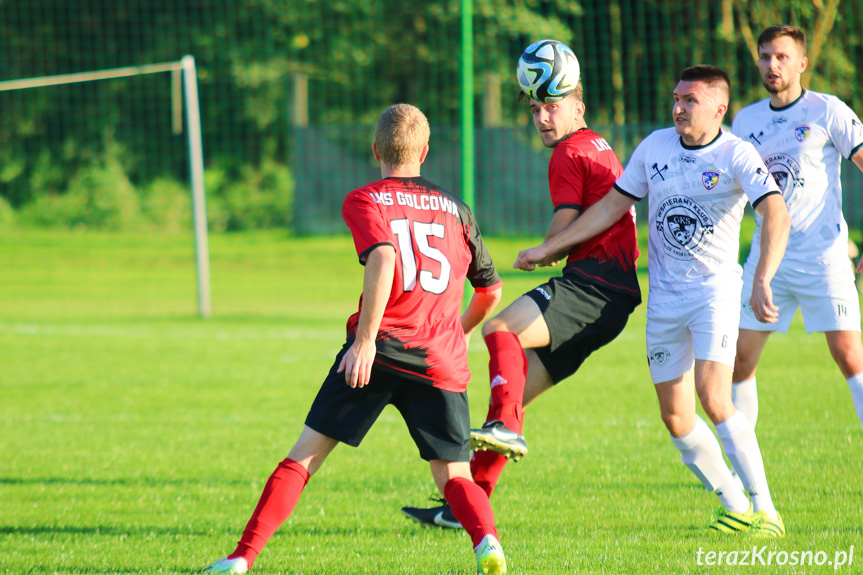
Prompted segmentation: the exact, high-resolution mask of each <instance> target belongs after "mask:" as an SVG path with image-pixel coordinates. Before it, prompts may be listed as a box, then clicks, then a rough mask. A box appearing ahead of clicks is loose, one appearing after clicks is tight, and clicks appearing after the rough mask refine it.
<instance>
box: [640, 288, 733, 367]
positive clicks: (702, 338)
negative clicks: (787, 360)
mask: <svg viewBox="0 0 863 575" xmlns="http://www.w3.org/2000/svg"><path fill="white" fill-rule="evenodd" d="M738 285H739V284H738ZM738 305H739V303H738V301H737V294H736V293H733V292H732V294H731V297H728V296H718V295H705V297H704V298H700V299H695V300H690V301H686V302H674V303H664V304H654V305H650V304H648V306H647V363H648V365H649V366H650V378H651V379H652V380H653V383H663V382H666V381H671V380H673V379H677V378H678V377H680V376H682V375H683V374H684V373H686V372H687V371H689V370H690V369H692V368H693V367H694V366H695V360H696V359H700V360H708V361H716V362H719V363H724V364H726V365H730V366H731V367H734V356H735V355H736V353H737V324H738V313H737V307H738Z"/></svg>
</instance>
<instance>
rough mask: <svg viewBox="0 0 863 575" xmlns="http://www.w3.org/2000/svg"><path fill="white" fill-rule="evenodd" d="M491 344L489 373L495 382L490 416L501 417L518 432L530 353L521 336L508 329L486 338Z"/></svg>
mask: <svg viewBox="0 0 863 575" xmlns="http://www.w3.org/2000/svg"><path fill="white" fill-rule="evenodd" d="M485 344H486V346H487V347H488V353H489V361H488V376H489V382H490V383H489V385H490V386H491V405H492V409H491V410H490V412H489V419H500V420H501V421H503V424H504V425H506V426H507V427H508V428H510V429H512V430H513V431H515V432H518V433H521V428H522V421H523V416H524V411H523V408H522V404H523V401H524V384H525V381H526V380H527V356H525V355H524V350H523V349H522V348H521V342H520V341H519V340H518V336H516V335H515V334H514V333H511V332H508V331H496V332H494V333H491V334H489V335H488V336H486V338H485Z"/></svg>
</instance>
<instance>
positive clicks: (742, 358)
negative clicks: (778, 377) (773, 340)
mask: <svg viewBox="0 0 863 575" xmlns="http://www.w3.org/2000/svg"><path fill="white" fill-rule="evenodd" d="M757 361H758V360H757V359H756V358H755V357H753V356H752V355H751V354H749V353H748V352H746V351H743V350H740V349H738V350H737V357H735V358H734V374H733V375H732V381H734V382H738V381H744V380H746V379H749V378H751V377H753V376H755V368H757V367H758V363H757Z"/></svg>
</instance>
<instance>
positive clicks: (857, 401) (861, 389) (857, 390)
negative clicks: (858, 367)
mask: <svg viewBox="0 0 863 575" xmlns="http://www.w3.org/2000/svg"><path fill="white" fill-rule="evenodd" d="M847 381H848V387H849V389H851V398H852V399H853V400H854V409H856V410H857V417H858V418H859V419H860V423H861V424H863V373H858V374H857V375H852V376H851V377H849V378H848V379H847Z"/></svg>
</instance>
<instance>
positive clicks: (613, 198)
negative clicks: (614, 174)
mask: <svg viewBox="0 0 863 575" xmlns="http://www.w3.org/2000/svg"><path fill="white" fill-rule="evenodd" d="M635 201H636V200H635V199H633V198H631V197H629V196H625V195H623V194H621V193H620V192H618V191H617V190H611V191H610V192H608V193H607V194H605V196H604V197H603V198H602V199H601V200H599V201H598V202H596V203H595V204H593V205H592V206H590V207H589V208H588V209H586V210H585V211H584V213H583V214H581V215H580V216H579V217H577V218H576V219H575V221H574V222H572V223H571V224H569V225H568V226H567V227H566V228H565V229H564V230H563V231H561V232H560V233H558V234H556V235H554V236H553V237H550V238H548V239H547V240H546V241H545V242H543V243H542V244H541V245H539V246H536V247H535V248H530V249H527V250H522V251H521V252H519V254H518V258H517V259H516V260H515V263H514V264H513V266H512V267H514V268H515V269H518V270H524V271H527V272H530V271H533V270H535V269H536V266H547V265H549V264H551V263H553V262H556V261H558V260H560V259H561V258H562V257H564V256H565V255H566V254H567V252H568V251H569V250H571V249H572V247H573V246H575V245H577V244H580V243H581V242H584V241H587V240H589V239H590V238H592V237H593V236H595V235H597V234H600V233H602V232H604V231H605V230H607V229H608V228H610V227H611V226H613V225H614V223H615V222H617V221H618V220H619V219H620V218H621V217H623V215H624V214H625V213H626V212H627V211H629V208H631V207H632V205H633V204H634V203H635Z"/></svg>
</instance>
